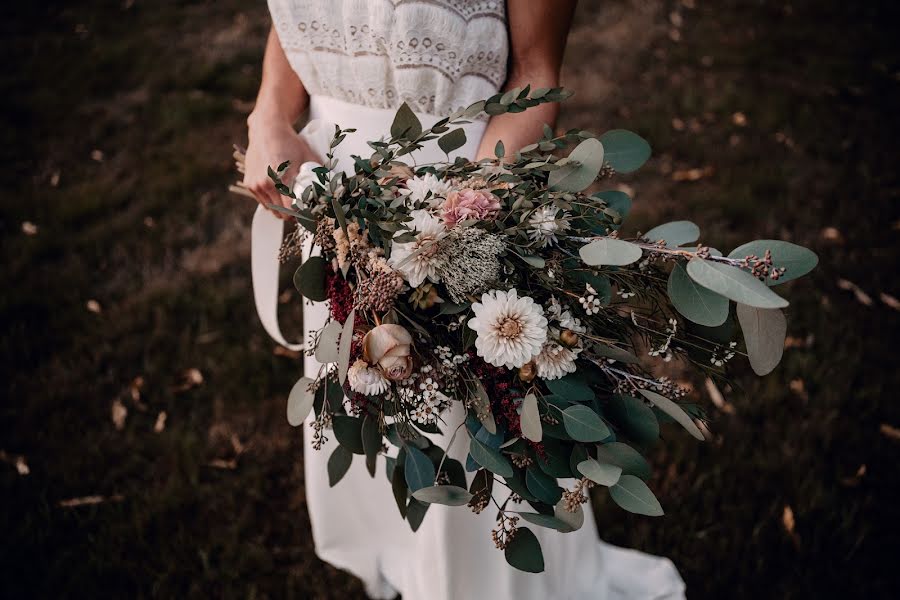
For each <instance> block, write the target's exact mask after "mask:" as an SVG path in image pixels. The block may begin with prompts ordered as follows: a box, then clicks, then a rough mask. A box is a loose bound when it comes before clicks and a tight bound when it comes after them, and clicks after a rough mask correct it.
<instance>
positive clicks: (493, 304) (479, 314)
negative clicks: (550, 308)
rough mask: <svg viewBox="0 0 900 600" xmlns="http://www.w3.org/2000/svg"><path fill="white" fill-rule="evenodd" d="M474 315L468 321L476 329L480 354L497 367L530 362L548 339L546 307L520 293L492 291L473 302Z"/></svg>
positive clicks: (508, 366) (509, 366) (510, 366)
mask: <svg viewBox="0 0 900 600" xmlns="http://www.w3.org/2000/svg"><path fill="white" fill-rule="evenodd" d="M472 311H473V312H474V313H475V317H473V318H472V319H470V320H469V328H471V329H474V330H475V331H476V332H477V333H478V336H477V337H476V338H475V349H476V350H477V352H478V356H480V357H482V358H483V359H484V360H485V361H486V362H488V363H490V364H492V365H494V366H495V367H506V368H507V369H516V368H518V367H521V366H522V365H524V364H525V363H527V362H528V361H530V360H531V359H532V358H534V356H535V355H536V354H538V353H539V352H540V351H541V348H542V347H543V345H544V342H545V341H547V318H546V317H544V309H543V308H541V306H540V305H539V304H537V303H535V301H534V300H533V299H532V298H529V297H528V296H522V297H519V292H517V291H516V290H514V289H513V290H510V291H508V292H504V291H500V290H492V291H490V292H487V293H486V294H483V295H482V296H481V302H476V303H475V304H473V305H472Z"/></svg>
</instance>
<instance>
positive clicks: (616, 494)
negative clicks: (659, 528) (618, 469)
mask: <svg viewBox="0 0 900 600" xmlns="http://www.w3.org/2000/svg"><path fill="white" fill-rule="evenodd" d="M609 495H610V497H611V498H612V499H613V501H614V502H615V503H616V504H618V505H619V506H621V507H622V508H624V509H625V510H627V511H628V512H633V513H637V514H639V515H646V516H648V517H661V516H662V515H663V509H662V506H660V505H659V500H657V499H656V496H654V495H653V492H651V491H650V488H649V487H647V484H646V483H644V482H643V481H642V480H640V479H638V478H637V477H635V476H634V475H622V476H621V477H620V478H619V481H618V483H616V484H615V485H614V486H612V487H611V488H609Z"/></svg>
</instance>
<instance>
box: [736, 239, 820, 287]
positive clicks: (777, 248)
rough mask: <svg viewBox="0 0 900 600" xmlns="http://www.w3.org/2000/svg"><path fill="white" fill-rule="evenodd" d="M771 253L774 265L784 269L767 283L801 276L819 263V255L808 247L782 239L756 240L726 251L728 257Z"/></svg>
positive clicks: (759, 255)
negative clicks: (783, 271)
mask: <svg viewBox="0 0 900 600" xmlns="http://www.w3.org/2000/svg"><path fill="white" fill-rule="evenodd" d="M767 250H768V251H769V252H771V253H772V262H773V263H774V265H775V266H776V267H781V268H784V269H785V273H784V275H782V276H781V277H779V278H778V279H777V280H771V279H768V280H767V283H769V285H778V284H779V283H786V282H788V281H793V280H794V279H797V278H799V277H803V276H804V275H806V274H807V273H809V272H810V271H812V270H813V269H814V268H816V265H817V264H819V257H818V256H816V253H815V252H813V251H812V250H810V249H809V248H804V247H803V246H798V245H797V244H792V243H790V242H784V241H782V240H756V241H755V242H748V243H746V244H743V245H741V246H738V247H737V248H735V249H734V250H732V251H731V252H729V253H728V257H729V258H744V257H746V256H751V255H752V256H758V257H763V256H765V254H766V251H767Z"/></svg>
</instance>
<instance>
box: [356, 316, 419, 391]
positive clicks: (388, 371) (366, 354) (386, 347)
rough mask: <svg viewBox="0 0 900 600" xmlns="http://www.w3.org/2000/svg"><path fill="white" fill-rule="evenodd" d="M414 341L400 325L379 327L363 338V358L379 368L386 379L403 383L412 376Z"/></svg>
mask: <svg viewBox="0 0 900 600" xmlns="http://www.w3.org/2000/svg"><path fill="white" fill-rule="evenodd" d="M412 341H413V340H412V336H411V335H409V332H408V331H407V330H406V329H404V328H403V327H402V326H400V325H393V324H387V323H385V324H383V325H379V326H378V327H375V328H374V329H372V330H371V331H369V332H368V333H367V334H366V336H365V337H364V338H363V342H362V343H363V358H364V359H365V360H366V362H368V363H369V364H370V365H376V366H377V367H379V368H380V369H381V372H382V374H383V375H384V376H385V378H386V379H390V380H391V381H401V380H403V379H406V378H407V377H409V376H410V375H412V370H413V358H412V356H411V355H410V353H411V350H412Z"/></svg>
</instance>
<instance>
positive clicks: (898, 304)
mask: <svg viewBox="0 0 900 600" xmlns="http://www.w3.org/2000/svg"><path fill="white" fill-rule="evenodd" d="M878 297H879V298H880V299H881V301H882V302H884V303H885V304H887V305H888V306H889V307H890V308H893V309H894V310H900V300H897V299H896V298H895V297H893V296H891V295H890V294H885V293H884V292H881V293H880V294H878Z"/></svg>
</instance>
